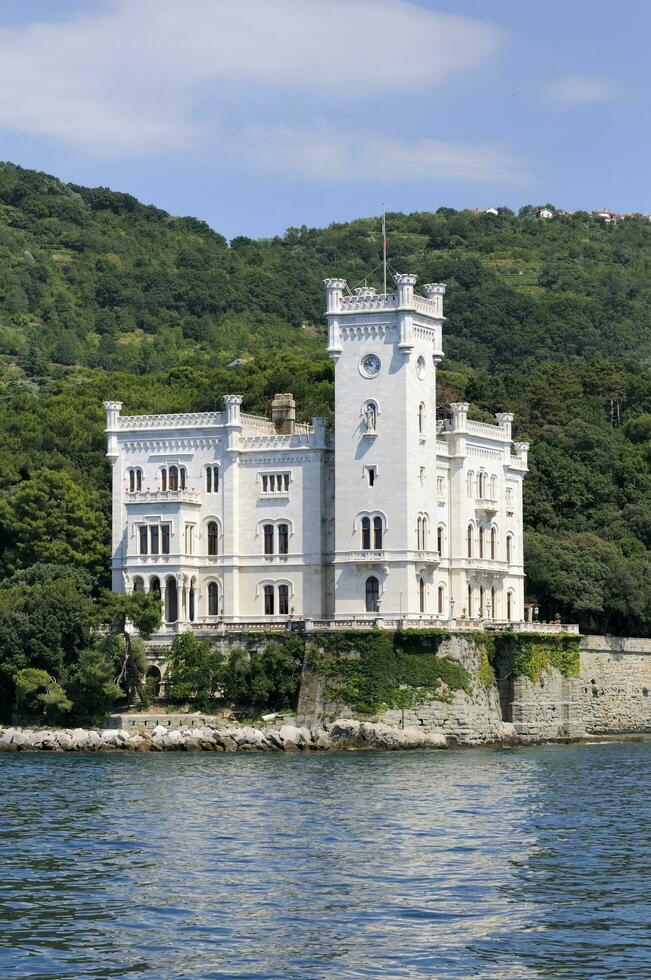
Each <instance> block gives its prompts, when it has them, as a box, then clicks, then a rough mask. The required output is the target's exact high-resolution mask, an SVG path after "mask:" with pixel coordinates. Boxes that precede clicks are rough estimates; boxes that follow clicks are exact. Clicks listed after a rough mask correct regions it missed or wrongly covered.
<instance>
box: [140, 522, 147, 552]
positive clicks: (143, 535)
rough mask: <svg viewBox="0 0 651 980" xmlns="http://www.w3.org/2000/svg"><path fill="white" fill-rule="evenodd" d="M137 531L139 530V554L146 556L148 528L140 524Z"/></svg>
mask: <svg viewBox="0 0 651 980" xmlns="http://www.w3.org/2000/svg"><path fill="white" fill-rule="evenodd" d="M139 530H140V554H141V555H146V554H147V530H148V528H147V527H146V525H145V524H141V526H140V528H139Z"/></svg>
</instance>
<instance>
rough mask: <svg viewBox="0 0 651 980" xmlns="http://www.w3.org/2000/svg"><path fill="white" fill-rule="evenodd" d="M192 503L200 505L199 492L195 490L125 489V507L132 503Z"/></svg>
mask: <svg viewBox="0 0 651 980" xmlns="http://www.w3.org/2000/svg"><path fill="white" fill-rule="evenodd" d="M169 503H174V504H192V505H194V506H195V507H200V506H201V494H200V493H199V492H198V491H197V490H134V491H127V494H126V504H127V507H128V506H130V505H132V504H169Z"/></svg>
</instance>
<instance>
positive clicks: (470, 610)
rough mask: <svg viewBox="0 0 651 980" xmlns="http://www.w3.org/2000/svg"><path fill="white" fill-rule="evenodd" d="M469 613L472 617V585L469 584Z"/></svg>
mask: <svg viewBox="0 0 651 980" xmlns="http://www.w3.org/2000/svg"><path fill="white" fill-rule="evenodd" d="M468 615H469V616H470V617H472V586H471V585H469V586H468Z"/></svg>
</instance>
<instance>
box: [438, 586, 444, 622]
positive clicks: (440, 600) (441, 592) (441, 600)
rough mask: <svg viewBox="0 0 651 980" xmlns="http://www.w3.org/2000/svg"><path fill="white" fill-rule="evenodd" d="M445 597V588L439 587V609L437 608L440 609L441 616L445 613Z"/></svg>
mask: <svg viewBox="0 0 651 980" xmlns="http://www.w3.org/2000/svg"><path fill="white" fill-rule="evenodd" d="M444 597H445V592H444V589H443V586H442V585H439V592H438V607H437V608H438V611H439V615H441V614H442V613H443V599H444Z"/></svg>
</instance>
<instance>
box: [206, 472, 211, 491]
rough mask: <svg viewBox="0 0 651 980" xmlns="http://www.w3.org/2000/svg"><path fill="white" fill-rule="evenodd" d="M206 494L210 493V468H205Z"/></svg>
mask: <svg viewBox="0 0 651 980" xmlns="http://www.w3.org/2000/svg"><path fill="white" fill-rule="evenodd" d="M206 493H212V467H211V466H208V467H206Z"/></svg>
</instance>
